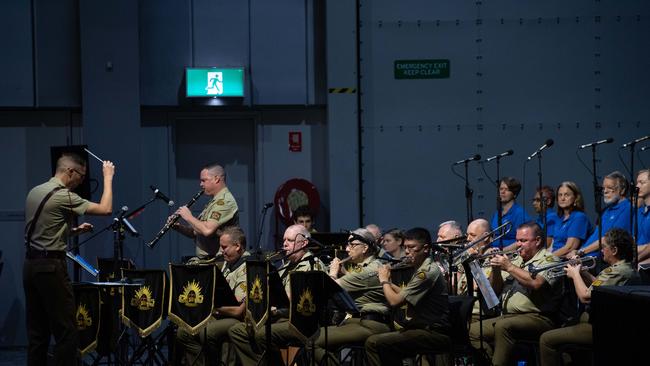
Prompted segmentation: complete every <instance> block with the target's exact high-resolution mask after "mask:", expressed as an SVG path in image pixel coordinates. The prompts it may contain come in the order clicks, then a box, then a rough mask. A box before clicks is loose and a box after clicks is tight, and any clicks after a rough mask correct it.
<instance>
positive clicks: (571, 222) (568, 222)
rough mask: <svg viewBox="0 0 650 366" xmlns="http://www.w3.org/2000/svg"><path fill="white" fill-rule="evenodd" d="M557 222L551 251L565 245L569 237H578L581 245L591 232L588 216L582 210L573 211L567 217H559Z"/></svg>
mask: <svg viewBox="0 0 650 366" xmlns="http://www.w3.org/2000/svg"><path fill="white" fill-rule="evenodd" d="M558 219H559V222H558V223H557V225H555V231H554V233H553V251H556V250H558V249H560V248H562V247H563V246H564V245H566V242H567V240H568V239H569V238H578V239H580V245H582V244H583V243H584V241H585V239H586V238H587V236H589V233H591V223H590V222H589V218H587V215H585V213H584V212H582V211H573V212H571V214H569V217H567V218H560V217H559V216H558Z"/></svg>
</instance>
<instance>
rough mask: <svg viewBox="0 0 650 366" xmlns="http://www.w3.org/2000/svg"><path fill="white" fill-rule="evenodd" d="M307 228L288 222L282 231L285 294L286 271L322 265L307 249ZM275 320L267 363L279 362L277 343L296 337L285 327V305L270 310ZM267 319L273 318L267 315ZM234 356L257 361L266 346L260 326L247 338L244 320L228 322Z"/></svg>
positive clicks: (244, 361)
mask: <svg viewBox="0 0 650 366" xmlns="http://www.w3.org/2000/svg"><path fill="white" fill-rule="evenodd" d="M309 237H310V233H309V231H307V229H306V228H305V227H304V226H302V225H291V226H289V227H288V228H287V229H286V230H285V231H284V242H283V246H282V248H283V249H284V251H285V252H286V253H287V254H288V255H289V254H290V255H289V256H288V257H287V261H288V263H287V264H285V265H284V266H282V267H281V268H280V269H279V275H280V278H281V279H282V284H283V285H284V288H285V291H286V292H287V296H288V297H289V298H291V293H290V292H291V284H290V282H289V275H290V274H291V273H293V272H299V271H323V270H324V268H325V266H324V265H323V263H322V262H321V261H320V260H319V259H318V258H317V257H315V256H314V255H313V254H312V253H311V252H310V251H309V247H308V244H309V240H308V238H309ZM271 315H272V318H273V320H275V323H274V324H272V326H271V343H272V347H273V348H272V349H271V350H270V352H269V353H268V354H267V355H266V357H268V359H267V364H269V365H276V364H282V361H281V357H280V354H279V352H278V347H279V346H282V345H285V344H287V343H289V342H290V341H293V340H295V339H298V338H297V337H296V335H295V333H294V331H293V330H291V329H290V327H289V319H288V311H287V309H277V310H275V311H274V314H271ZM269 320H270V321H273V320H271V319H269ZM228 335H229V336H230V341H231V342H232V344H233V346H234V347H235V350H236V351H237V356H238V357H239V360H240V361H241V363H242V364H243V365H244V366H247V365H257V364H258V363H259V362H260V361H261V359H262V353H263V351H264V349H265V347H266V331H265V329H264V328H263V327H262V329H259V330H258V331H257V332H255V334H254V337H253V339H252V341H251V337H250V336H249V330H248V329H247V326H246V324H245V323H240V324H236V325H234V326H232V327H231V328H230V330H229V331H228Z"/></svg>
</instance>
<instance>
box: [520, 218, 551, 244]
mask: <svg viewBox="0 0 650 366" xmlns="http://www.w3.org/2000/svg"><path fill="white" fill-rule="evenodd" d="M521 229H530V230H531V231H532V232H533V235H534V236H535V237H540V240H541V242H542V243H545V242H546V241H545V240H544V232H543V231H542V227H541V226H539V224H538V223H536V222H535V221H528V222H524V223H523V224H521V225H519V226H518V227H517V230H521Z"/></svg>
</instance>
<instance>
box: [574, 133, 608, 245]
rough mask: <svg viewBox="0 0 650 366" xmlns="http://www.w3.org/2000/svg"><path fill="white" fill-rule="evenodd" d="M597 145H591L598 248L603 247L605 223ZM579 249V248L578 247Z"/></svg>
mask: <svg viewBox="0 0 650 366" xmlns="http://www.w3.org/2000/svg"><path fill="white" fill-rule="evenodd" d="M596 146H597V145H592V146H591V169H592V170H591V171H592V172H593V174H592V175H593V186H594V203H595V209H596V214H597V215H598V219H597V220H598V249H599V251H600V249H602V248H603V244H602V239H601V238H602V236H603V225H602V219H603V208H602V197H603V191H602V189H601V187H600V186H599V185H598V176H597V175H596ZM578 249H579V248H578Z"/></svg>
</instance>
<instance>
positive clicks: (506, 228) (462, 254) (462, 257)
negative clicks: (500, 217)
mask: <svg viewBox="0 0 650 366" xmlns="http://www.w3.org/2000/svg"><path fill="white" fill-rule="evenodd" d="M510 230H512V223H510V221H506V222H504V223H503V224H501V226H498V227H496V228H494V230H492V231H490V232H487V233H485V234H483V235H481V236H479V237H478V238H477V239H476V240H474V241H473V242H471V243H468V244H467V245H465V246H464V247H463V249H462V250H460V251H459V252H458V253H454V254H453V259H454V261H453V263H454V265H455V266H460V265H461V264H463V262H465V261H466V260H468V259H469V258H470V257H471V256H472V255H471V254H470V253H469V249H471V248H473V247H475V246H477V245H478V244H479V243H482V242H483V241H485V240H486V239H487V238H489V237H491V236H492V235H494V233H496V232H498V231H500V233H499V235H497V236H496V237H495V238H493V239H492V241H497V240H499V239H501V238H502V237H504V236H505V235H506V234H508V233H509V232H510Z"/></svg>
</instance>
